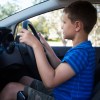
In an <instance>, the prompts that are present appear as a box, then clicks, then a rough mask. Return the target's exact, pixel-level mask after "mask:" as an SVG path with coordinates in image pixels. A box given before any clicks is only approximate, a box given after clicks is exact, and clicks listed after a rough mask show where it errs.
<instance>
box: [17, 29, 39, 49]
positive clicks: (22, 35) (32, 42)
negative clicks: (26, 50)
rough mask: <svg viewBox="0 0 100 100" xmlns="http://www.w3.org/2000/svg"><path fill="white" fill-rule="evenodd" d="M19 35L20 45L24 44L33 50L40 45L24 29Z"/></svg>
mask: <svg viewBox="0 0 100 100" xmlns="http://www.w3.org/2000/svg"><path fill="white" fill-rule="evenodd" d="M19 35H20V38H19V40H20V42H21V43H25V44H27V45H29V46H31V47H33V48H35V47H37V46H38V45H39V44H40V43H39V41H38V39H37V38H36V37H35V36H34V35H33V34H32V33H31V32H30V31H28V30H26V29H22V30H21V31H20V33H19Z"/></svg>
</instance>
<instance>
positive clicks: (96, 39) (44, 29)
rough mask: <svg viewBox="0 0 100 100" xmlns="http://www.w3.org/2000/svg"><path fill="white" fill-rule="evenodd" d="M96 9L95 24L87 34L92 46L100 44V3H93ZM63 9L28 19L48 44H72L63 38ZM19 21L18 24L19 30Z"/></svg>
mask: <svg viewBox="0 0 100 100" xmlns="http://www.w3.org/2000/svg"><path fill="white" fill-rule="evenodd" d="M94 6H95V7H96V8H97V11H98V19H97V24H96V25H95V27H94V28H93V30H92V31H91V33H90V35H89V40H91V41H92V44H93V46H100V4H95V5H94ZM62 12H63V9H59V10H55V11H51V12H48V13H45V14H42V15H39V16H36V17H33V18H30V19H28V20H29V21H31V23H32V24H33V25H34V27H35V29H36V31H37V32H41V34H43V36H44V37H45V39H46V40H47V41H48V43H49V44H50V46H72V41H71V40H67V39H66V40H64V39H63V36H62V29H61V24H62V22H61V16H62ZM20 28H21V23H20V25H19V30H20Z"/></svg>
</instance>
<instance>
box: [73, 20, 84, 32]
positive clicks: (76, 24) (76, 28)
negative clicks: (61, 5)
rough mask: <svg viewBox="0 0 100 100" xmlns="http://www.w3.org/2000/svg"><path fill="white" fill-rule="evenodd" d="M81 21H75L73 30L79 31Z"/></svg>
mask: <svg viewBox="0 0 100 100" xmlns="http://www.w3.org/2000/svg"><path fill="white" fill-rule="evenodd" d="M82 26H83V25H82V23H81V21H75V31H76V32H79V31H80V30H81V29H82Z"/></svg>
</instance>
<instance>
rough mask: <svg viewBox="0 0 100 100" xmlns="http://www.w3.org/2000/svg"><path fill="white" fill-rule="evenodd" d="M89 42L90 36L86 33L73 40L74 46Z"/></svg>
mask: <svg viewBox="0 0 100 100" xmlns="http://www.w3.org/2000/svg"><path fill="white" fill-rule="evenodd" d="M87 40H88V34H86V33H79V34H77V35H76V36H75V38H74V39H73V40H72V42H73V46H76V45H78V44H80V43H81V42H84V41H87Z"/></svg>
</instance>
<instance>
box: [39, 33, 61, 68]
mask: <svg viewBox="0 0 100 100" xmlns="http://www.w3.org/2000/svg"><path fill="white" fill-rule="evenodd" d="M39 37H40V41H41V43H42V45H43V47H44V49H45V51H46V54H47V57H48V59H49V61H50V64H51V65H52V67H53V68H54V69H55V68H56V67H57V66H58V65H59V64H60V63H61V60H60V59H59V58H58V57H57V56H56V54H55V53H54V51H53V49H52V48H51V47H50V46H49V44H48V43H47V41H46V40H45V39H44V38H43V36H41V34H40V33H39Z"/></svg>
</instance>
